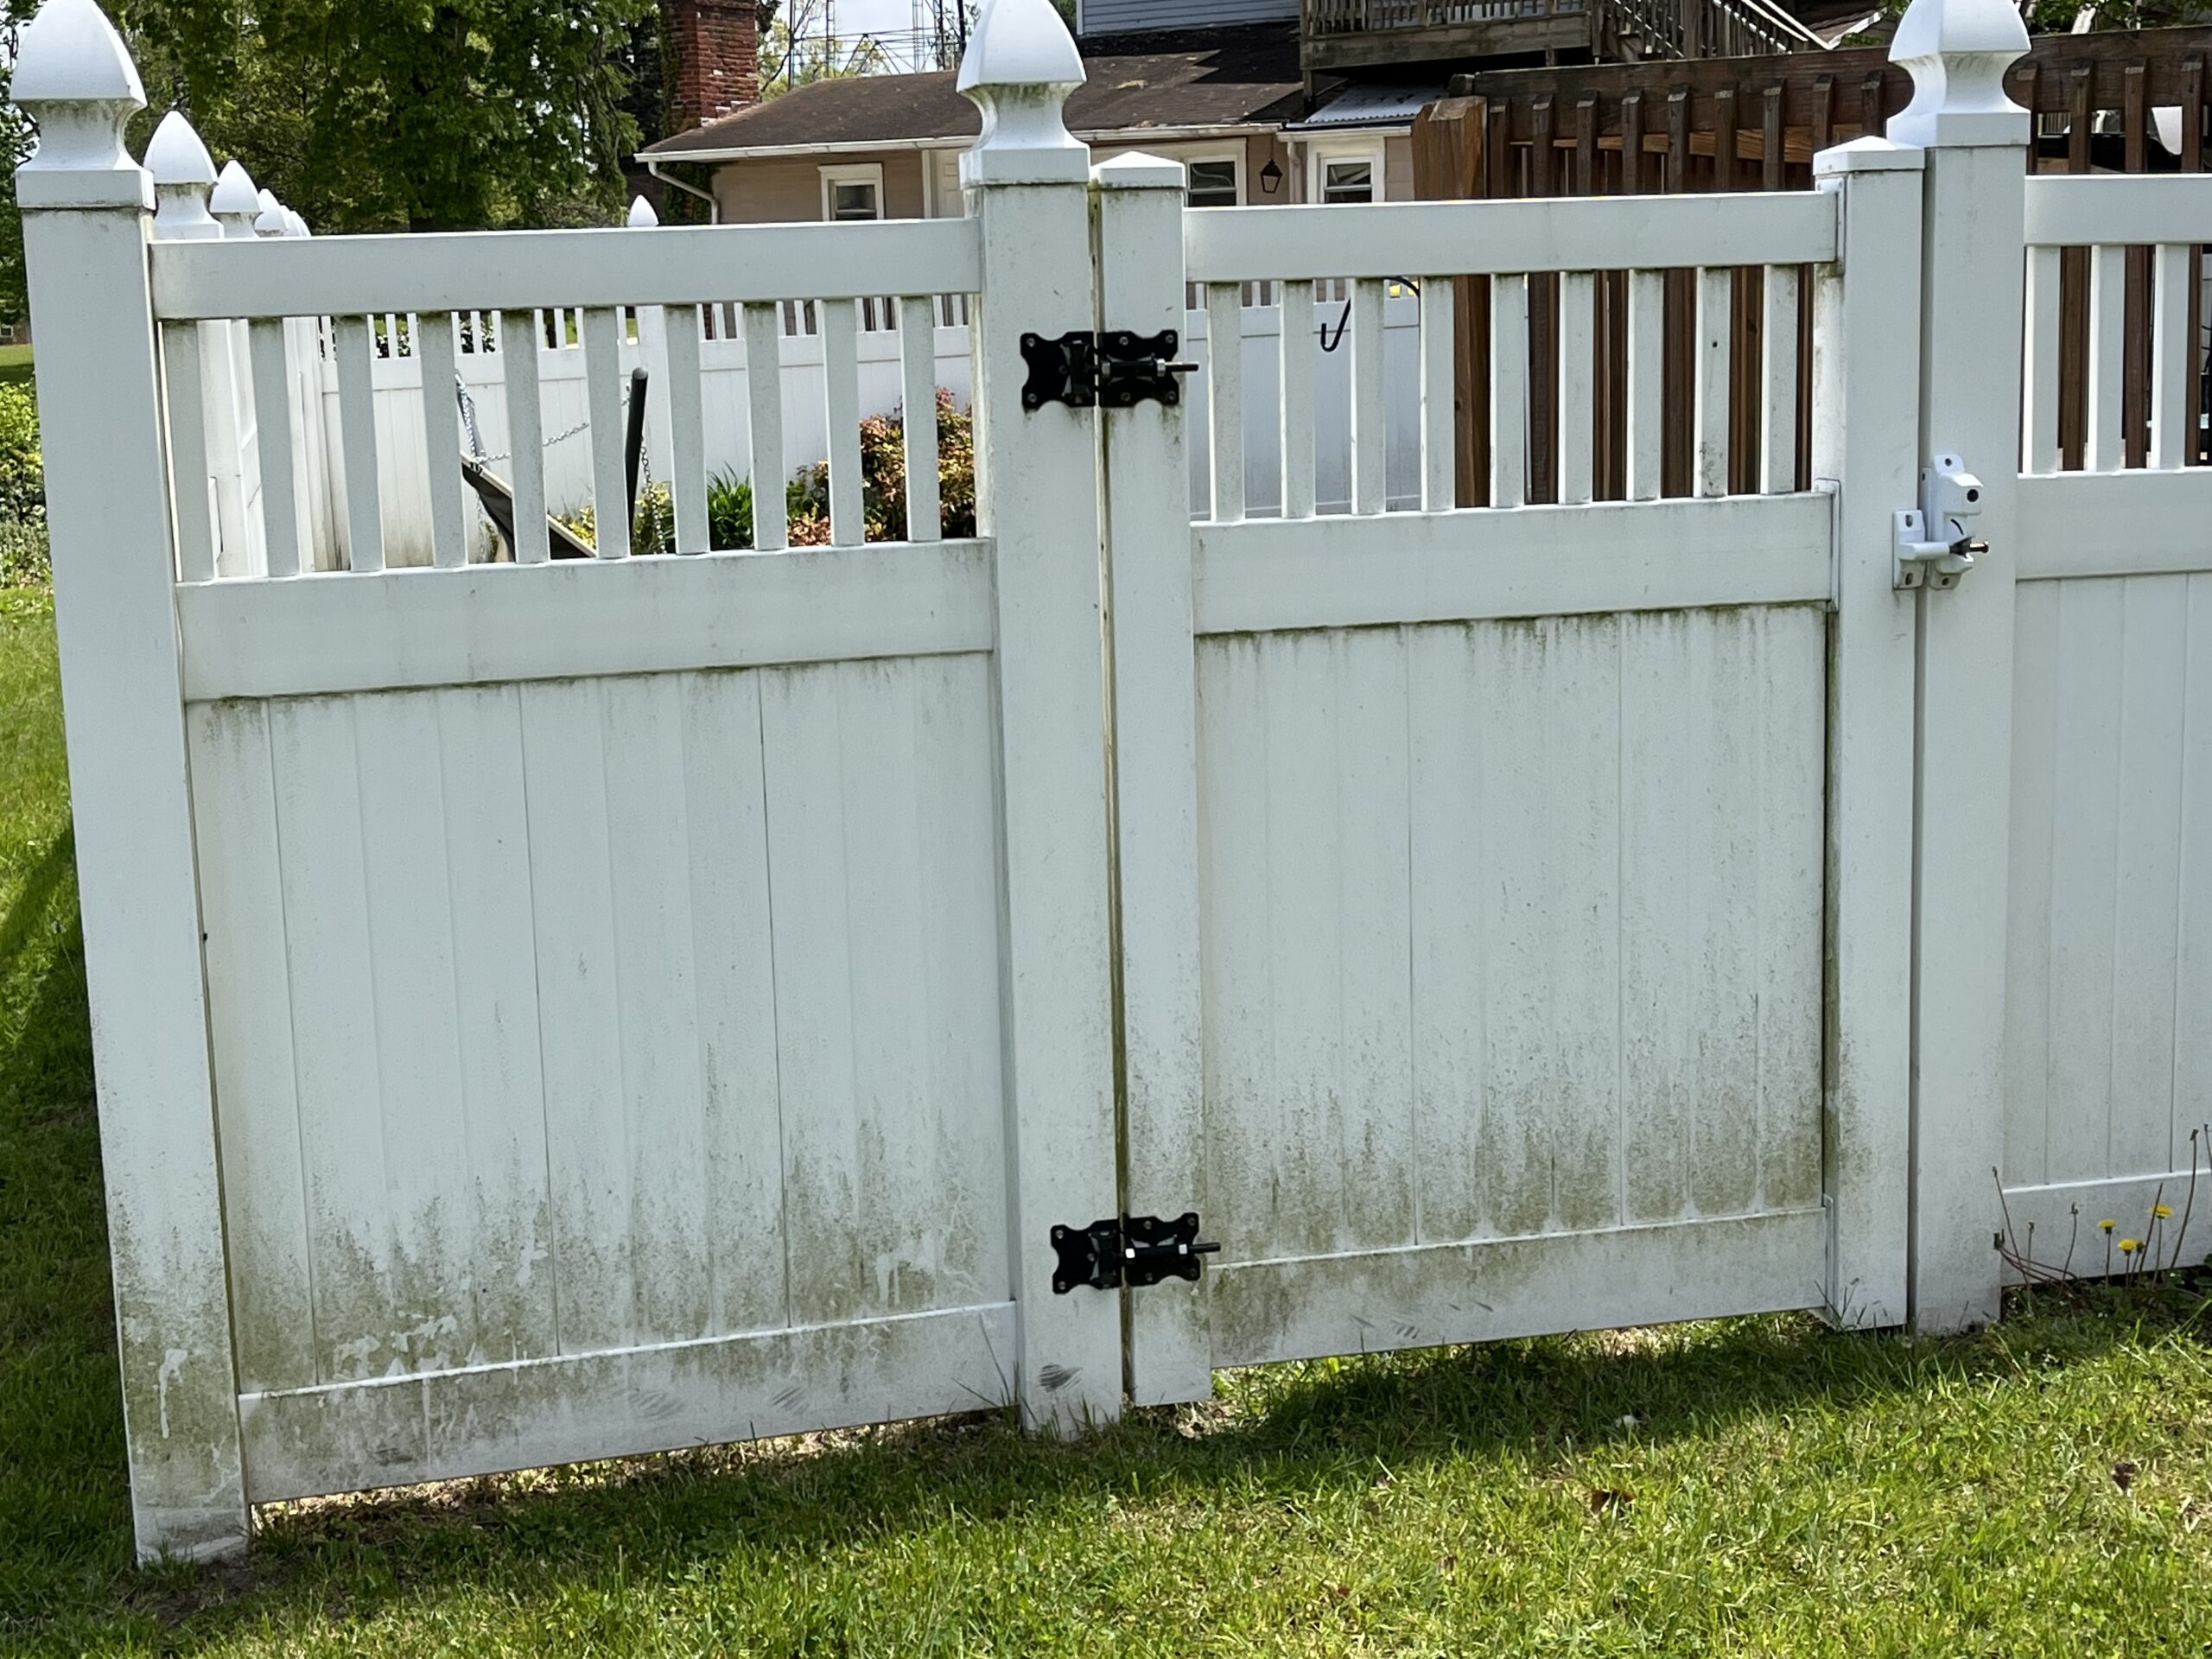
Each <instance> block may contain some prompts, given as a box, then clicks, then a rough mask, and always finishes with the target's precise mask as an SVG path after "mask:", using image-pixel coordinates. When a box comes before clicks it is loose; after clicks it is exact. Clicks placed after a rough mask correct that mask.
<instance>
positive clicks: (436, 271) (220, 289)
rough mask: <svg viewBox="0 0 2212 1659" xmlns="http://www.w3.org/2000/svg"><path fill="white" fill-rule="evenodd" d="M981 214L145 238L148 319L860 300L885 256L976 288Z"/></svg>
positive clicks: (941, 289)
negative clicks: (490, 232) (642, 232)
mask: <svg viewBox="0 0 2212 1659" xmlns="http://www.w3.org/2000/svg"><path fill="white" fill-rule="evenodd" d="M978 257H979V256H978V252H977V245H976V224H975V221H974V220H973V219H890V220H884V221H881V222H880V223H875V224H867V225H850V224H845V225H743V226H736V225H731V226H664V227H663V228H661V229H659V230H657V231H655V232H652V235H651V236H650V237H641V236H639V234H637V233H636V232H632V231H627V230H613V231H596V230H594V231H507V232H500V233H499V235H498V236H497V237H489V236H484V235H481V234H474V233H469V232H454V233H444V232H440V233H436V234H429V235H423V236H348V237H317V238H299V239H289V240H283V241H257V242H161V243H156V245H154V248H153V270H154V315H156V317H159V318H163V319H169V318H176V319H182V318H187V317H259V316H280V315H299V314H301V313H302V311H305V312H308V313H321V314H323V315H344V314H346V313H348V312H354V311H372V310H378V309H386V310H394V309H397V310H406V311H414V312H429V311H440V310H443V311H453V310H461V309H465V308H468V307H471V306H475V307H480V308H498V309H499V310H504V311H518V310H522V309H525V308H530V307H533V306H535V307H542V308H547V309H549V310H550V311H551V312H552V313H553V316H554V320H555V326H556V331H557V332H556V341H555V343H556V345H557V344H565V343H567V340H566V335H567V334H568V326H567V318H566V313H567V312H569V311H570V310H573V309H575V308H592V307H599V306H621V305H703V304H712V303H726V302H731V301H748V302H749V301H775V300H782V299H787V298H791V297H793V296H804V297H805V298H808V299H860V298H862V297H865V296H868V294H869V293H870V292H871V291H872V290H873V289H876V288H878V287H880V285H881V284H882V282H883V280H884V272H885V270H886V269H887V267H894V266H895V268H896V269H897V270H899V272H900V273H901V276H902V277H904V278H905V279H906V280H908V281H911V282H912V285H913V286H914V287H916V288H918V289H923V290H925V291H927V292H930V293H958V294H964V293H969V292H971V291H973V289H975V286H976V273H977V270H978V268H979V267H978Z"/></svg>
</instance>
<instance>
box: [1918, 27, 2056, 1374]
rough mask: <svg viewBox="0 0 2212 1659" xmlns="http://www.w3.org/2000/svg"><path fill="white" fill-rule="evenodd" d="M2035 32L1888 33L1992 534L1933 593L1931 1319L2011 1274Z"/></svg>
mask: <svg viewBox="0 0 2212 1659" xmlns="http://www.w3.org/2000/svg"><path fill="white" fill-rule="evenodd" d="M2027 50H2028V33H2027V29H2026V28H2025V26H2024V25H2023V24H2022V22H2020V16H2019V13H2018V11H2017V10H2014V8H2013V7H2012V4H2011V3H2010V0H1913V3H1912V5H1911V7H1910V9H1909V10H1907V11H1906V13H1905V15H1904V21H1903V22H1900V23H1899V24H1898V25H1897V36H1896V38H1895V39H1894V40H1893V41H1891V47H1890V56H1891V60H1893V61H1895V62H1897V63H1899V64H1902V65H1903V66H1904V68H1905V69H1906V70H1907V71H1909V72H1910V74H1911V76H1912V80H1913V93H1912V101H1911V103H1910V105H1907V106H1906V107H1905V109H1904V111H1901V112H1900V113H1898V114H1897V115H1896V116H1894V117H1892V118H1891V121H1890V136H1891V137H1892V138H1894V139H1896V140H1897V141H1898V142H1900V143H1908V144H1917V145H1919V146H1921V147H1922V148H1923V149H1925V150H1926V151H1927V157H1928V180H1927V195H1926V207H1925V210H1924V219H1923V224H1924V226H1925V234H1924V238H1923V254H1922V264H1921V347H1920V442H1921V452H1920V464H1921V467H1922V468H1923V475H1924V474H1925V472H1926V469H1927V468H1928V467H1929V466H1930V464H1931V463H1932V462H1933V461H1934V460H1935V458H1936V456H1938V455H1942V454H1955V455H1957V456H1960V457H1961V459H1962V460H1963V461H1964V463H1965V467H1966V470H1967V471H1968V472H1970V473H1972V474H1974V475H1975V477H1976V478H1977V479H1979V480H1980V486H1981V498H1982V499H1981V501H1980V508H1981V512H1980V517H1979V518H1976V519H1974V520H1973V521H1972V530H1973V531H1974V535H1975V536H1976V537H1978V538H1979V539H1981V540H1984V541H1986V542H1987V543H1988V544H1989V549H1988V551H1987V552H1986V553H1980V554H1978V555H1977V556H1976V560H1975V563H1974V568H1973V569H1971V570H1969V571H1968V572H1967V574H1966V575H1965V576H1964V578H1963V579H1962V580H1961V582H1960V584H1959V585H1958V586H1957V587H1956V588H1951V589H1949V590H1948V591H1942V592H1936V591H1930V590H1929V589H1928V588H1923V589H1922V590H1921V591H1920V596H1919V607H1920V681H1919V703H1918V709H1917V715H1918V718H1917V722H1916V772H1917V795H1918V806H1919V823H1918V825H1917V833H1916V839H1915V853H1914V857H1915V867H1916V868H1915V880H1914V894H1915V910H1916V915H1915V918H1914V926H1915V936H1914V950H1915V956H1914V963H1915V967H1914V974H1913V1027H1914V1029H1913V1041H1914V1060H1915V1064H1914V1072H1915V1082H1914V1091H1913V1137H1912V1232H1911V1244H1910V1251H1911V1269H1910V1272H1911V1307H1912V1320H1913V1324H1914V1325H1915V1326H1916V1328H1918V1329H1920V1330H1923V1331H1950V1330H1957V1329H1960V1328H1961V1327H1965V1326H1968V1325H1979V1324H1981V1323H1982V1322H1984V1321H1986V1320H1988V1319H1993V1318H1995V1317H1996V1315H1997V1313H1998V1309H1999V1292H2000V1290H2001V1285H2000V1283H1999V1262H1998V1257H1997V1254H1996V1252H1995V1251H1994V1250H1993V1249H1992V1248H1991V1245H1990V1240H1991V1237H1992V1236H1993V1234H1994V1233H1995V1231H1996V1230H1997V1217H1998V1205H1997V1195H1996V1192H1995V1191H1994V1190H1993V1189H1994V1180H1995V1178H1994V1176H1993V1173H1992V1172H1993V1168H1994V1166H1996V1165H1997V1163H1998V1162H1999V1158H2000V1156H2001V1154H2002V1151H2003V1141H2004V1124H2005V1109H2004V1095H2003V1087H2004V1042H2005V898H2006V881H2007V868H2006V867H2007V862H2008V859H2007V851H2008V849H2007V845H2006V842H2007V836H2008V832H2009V817H2010V810H2011V803H2012V631H2013V617H2012V585H2013V570H2014V565H2015V559H2016V553H2017V540H2016V537H2015V536H2014V533H2013V527H2014V512H2015V505H2014V503H2015V499H2016V494H2017V480H2018V475H2019V470H2020V469H2019V454H2020V338H2021V323H2022V304H2023V287H2024V279H2023V274H2022V264H2023V254H2022V249H2023V246H2024V213H2025V207H2026V200H2027V194H2026V174H2027V157H2026V153H2025V151H2026V145H2027V143H2028V114H2027V111H2025V110H2023V109H2022V108H2020V107H2019V105H2017V104H2014V103H2013V102H2012V100H2011V99H2008V98H2007V97H2006V96H2005V87H2004V79H2005V67H2006V66H2007V65H2009V64H2011V63H2012V61H2013V60H2015V59H2016V58H2018V57H2021V56H2023V55H2024V54H2025V53H2026V52H2027ZM1923 493H1925V491H1924V488H1923ZM1898 505H1901V506H1903V505H1913V504H1911V503H1904V502H1900V503H1899V504H1898ZM1921 505H1928V504H1927V503H1925V502H1923V503H1922V504H1921Z"/></svg>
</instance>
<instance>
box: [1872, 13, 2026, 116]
mask: <svg viewBox="0 0 2212 1659" xmlns="http://www.w3.org/2000/svg"><path fill="white" fill-rule="evenodd" d="M2027 51H2028V28H2027V25H2026V24H2025V23H2024V22H2021V21H2020V14H2019V12H2018V10H2016V9H2015V7H2014V6H2013V5H2012V0H1912V3H1911V5H1910V6H1908V7H1907V8H1906V9H1905V14H1904V18H1903V19H1902V20H1901V21H1900V22H1898V24H1897V35H1896V36H1895V37H1894V38H1893V39H1892V40H1891V41H1890V61H1891V62H1892V63H1894V64H1897V65H1898V66H1899V67H1902V68H1904V70H1905V71H1906V73H1909V74H1910V75H1911V77H1912V102H1911V103H1910V104H1908V105H1905V107H1904V109H1902V110H1900V111H1898V112H1897V114H1895V115H1893V116H1891V118H1890V124H1889V133H1890V137H1891V138H1893V139H1895V140H1896V141H1897V143H1904V144H1919V145H1922V146H1923V147H1925V146H1930V145H1938V144H2024V143H2027V141H2028V112H2027V111H2025V110H2024V109H2022V108H2021V107H2020V106H2019V105H2018V104H2015V103H2014V102H2013V101H2012V99H2010V98H2008V97H2006V96H2005V70H2006V69H2007V68H2009V67H2011V66H2012V63H2013V62H2014V60H2017V59H2019V58H2022V57H2024V56H2026V55H2027Z"/></svg>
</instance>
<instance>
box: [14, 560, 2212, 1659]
mask: <svg viewBox="0 0 2212 1659" xmlns="http://www.w3.org/2000/svg"><path fill="white" fill-rule="evenodd" d="M0 715H4V717H0V976H4V977H5V995H4V999H0V1650H5V1651H8V1652H10V1653H15V1652H26V1653H39V1654H54V1655H62V1654H78V1653H124V1652H149V1651H156V1650H159V1651H163V1652H180V1653H193V1654H201V1653H212V1654H238V1655H277V1654H302V1653H340V1652H344V1653H367V1654H392V1655H409V1656H413V1655H419V1654H426V1653H442V1652H466V1653H472V1654H474V1653H484V1654H514V1655H522V1654H548V1653H553V1654H567V1653H571V1652H583V1651H593V1652H607V1653H614V1654H699V1653H722V1652H731V1653H758V1654H772V1655H784V1654H802V1653H804V1654H825V1655H827V1654H836V1655H887V1656H906V1655H928V1654H967V1653H994V1654H1007V1655H1031V1654H1070V1655H1083V1656H1085V1659H1093V1656H1103V1655H1116V1656H1119V1655H1157V1656H1188V1655H1247V1654H1249V1655H1262V1654H1268V1655H1272V1654H1296V1655H1322V1654H1354V1653H1357V1654H1381V1653H1391V1654H1397V1653H1403V1654H1424V1655H1433V1654H1450V1655H1455V1656H1456V1655H1460V1654H1481V1655H1484V1656H1488V1655H1507V1654H1530V1655H1543V1656H1547V1659H1550V1656H1565V1655H1582V1654H1631V1653H1635V1654H1663V1655H1675V1654H1695V1653H1734V1654H1744V1655H1796V1654H1823V1655H1830V1654H1832V1655H1848V1656H1851V1659H1865V1656H1872V1655H1886V1654H1915V1655H1952V1654H1972V1655H1977V1656H1979V1655H1985V1654H2004V1655H2016V1654H2017V1655H2044V1654H2053V1653H2064V1654H2103V1653H2116V1652H2126V1651H2133V1652H2139V1653H2177V1652H2182V1651H2201V1650H2203V1649H2205V1647H2206V1646H2207V1645H2208V1643H2212V1592H2208V1590H2207V1585H2208V1581H2212V1580H2209V1579H2208V1575H2209V1574H2212V1527H2207V1526H2205V1525H2203V1524H2202V1523H2203V1522H2205V1521H2206V1519H2207V1518H2208V1517H2212V1364H2208V1353H2207V1349H2206V1346H2205V1344H2204V1339H2203V1325H2202V1314H2203V1312H2204V1304H2203V1300H2202V1296H2201V1295H2198V1294H2193V1293H2189V1292H2185V1291H2183V1290H2180V1289H2178V1288H2175V1287H2158V1286H2150V1287H2139V1288H2138V1289H2137V1290H2135V1291H2134V1292H2133V1293H2129V1294H2119V1293H2115V1292H2111V1291H2104V1290H2097V1291H2084V1292H2082V1293H2079V1294H2078V1295H2076V1296H2075V1297H2073V1298H2071V1299H2069V1300H2065V1301H2063V1302H2061V1301H2056V1300H2050V1299H2046V1300H2044V1302H2043V1303H2042V1304H2041V1305H2040V1306H2030V1307H2024V1308H2023V1309H2022V1310H2021V1315H2020V1317H2018V1318H2017V1319H2014V1320H2012V1322H2010V1323H2008V1324H2007V1325H2005V1326H2003V1327H2002V1328H2001V1329H1999V1330H1998V1331H1996V1332H1992V1333H1989V1334H1987V1335H1986V1336H1983V1337H1981V1338H1974V1339H1972V1340H1962V1341H1958V1342H1952V1343H1941V1344H1938V1343H1914V1342H1911V1341H1908V1340H1906V1339H1904V1338H1901V1337H1897V1336H1884V1337H1871V1338H1869V1337H1842V1336H1837V1335H1834V1334H1832V1333H1830V1332H1826V1331H1824V1330H1822V1329H1821V1327H1820V1326H1819V1325H1817V1324H1816V1323H1815V1321H1813V1320H1811V1319H1744V1320H1734V1321H1728V1322H1724V1323H1719V1324H1714V1325H1697V1326H1688V1327H1681V1328H1677V1329H1672V1330H1664V1331H1651V1332H1637V1333H1636V1334H1634V1335H1633V1336H1632V1337H1622V1336H1592V1337H1586V1338H1560V1339H1555V1340H1547V1341H1541V1342H1529V1343H1512V1344H1498V1345H1496V1346H1492V1347H1488V1348H1481V1349H1456V1350H1449V1351H1433V1352H1428V1353H1421V1354H1414V1355H1408V1356H1401V1357H1369V1358H1362V1359H1346V1360H1329V1361H1321V1362H1317V1363H1311V1364H1305V1365H1288V1366H1277V1367H1272V1368H1268V1369H1266V1370H1259V1371H1253V1372H1247V1373H1243V1374H1239V1375H1236V1376H1230V1377H1228V1378H1226V1379H1224V1381H1223V1383H1222V1384H1221V1385H1220V1388H1219V1390H1218V1394H1217V1398H1216V1399H1215V1400H1213V1401H1211V1402H1208V1403H1207V1404H1205V1405H1204V1406H1201V1407H1195V1408H1182V1409H1179V1410H1175V1411H1160V1412H1147V1413H1141V1414H1136V1415H1135V1417H1133V1418H1132V1419H1131V1421H1128V1422H1126V1423H1123V1424H1122V1425H1120V1426H1119V1427H1116V1428H1114V1429H1112V1430H1110V1431H1109V1432H1107V1433H1103V1434H1100V1435H1098V1436H1096V1437H1095V1438H1093V1439H1092V1440H1089V1441H1086V1442H1084V1443H1083V1444H1080V1445H1077V1446H1063V1445H1058V1444H1053V1443H1046V1442H1040V1441H1036V1440H1027V1439H1024V1438H1023V1437H1022V1436H1020V1434H1019V1433H1016V1432H1015V1431H1014V1429H1013V1428H1012V1427H1011V1426H1010V1425H1009V1424H1007V1422H1006V1421H1005V1420H1004V1419H1003V1418H1002V1417H996V1416H992V1417H982V1418H976V1419H969V1420H963V1421H957V1422H947V1423H938V1424H930V1425H923V1426H918V1427H906V1428H893V1429H885V1430H879V1431H868V1432H857V1433H840V1434H834V1435H822V1436H814V1437H810V1438H808V1439H805V1440H798V1441H791V1442H784V1443H780V1444H779V1445H776V1446H769V1447H765V1448H762V1447H753V1448H730V1449H723V1450H714V1451H701V1452H694V1453H689V1454H683V1455H679V1456H677V1457H672V1458H667V1459H642V1460H638V1461H634V1462H628V1463H621V1464H604V1465H587V1466H582V1467H578V1468H573V1469H566V1470H555V1471H539V1472H537V1473H532V1474H526V1475H520V1476H515V1477H511V1478H504V1479H498V1480H485V1481H474V1482H461V1483H452V1484H447V1485H444V1486H441V1487H436V1488H429V1489H423V1490H419V1491H411V1492H403V1493H395V1494H387V1495H381V1496H370V1497H355V1498H344V1499H334V1500H328V1501H324V1502H321V1503H302V1504H294V1505H289V1506H285V1507H283V1508H282V1509H280V1510H274V1511H271V1512H269V1513H267V1514H264V1516H262V1517H261V1527H260V1534H259V1537H258V1539H257V1548H256V1552H255V1555H254V1559H253V1560H252V1561H251V1564H250V1565H248V1566H245V1567H238V1568H226V1569H221V1570H217V1571H214V1572H208V1573H194V1572H190V1571H188V1570H184V1569H166V1570H162V1571H159V1572H155V1573H147V1574H143V1575H142V1574H137V1573H132V1572H131V1571H130V1568H129V1564H128V1562H129V1527H128V1506H127V1503H126V1501H125V1496H124V1484H123V1478H122V1446H121V1434H120V1421H119V1408H118V1403H117V1390H116V1386H115V1378H114V1349H113V1341H114V1338H113V1332H112V1329H111V1324H110V1319H111V1315H110V1311H109V1307H108V1300H107V1282H106V1267H105V1256H104V1255H103V1249H104V1247H103V1243H102V1236H101V1211H100V1199H99V1174H98V1160H99V1148H98V1143H97V1138H96V1135H95V1132H94V1121H93V1114H92V1103H91V1092H92V1091H91V1063H90V1058H89V1047H88V1039H87V1036H86V1014H85V1004H84V989H83V969H82V962H81V954H80V949H79V943H78V936H77V927H76V908H75V887H74V883H73V874H72V871H71V867H70V861H69V840H68V834H67V794H66V787H65V781H64V768H63V759H62V753H61V744H60V714H59V703H58V697H57V695H56V692H55V688H54V662H53V647H52V631H51V620H50V617H49V615H48V611H47V609H46V607H45V604H44V601H43V600H42V599H41V597H40V596H38V595H35V594H0Z"/></svg>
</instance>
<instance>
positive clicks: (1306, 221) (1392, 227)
mask: <svg viewBox="0 0 2212 1659" xmlns="http://www.w3.org/2000/svg"><path fill="white" fill-rule="evenodd" d="M1835 214H1836V207H1835V202H1834V199H1833V198H1832V197H1830V196H1827V195H1824V194H1797V193H1782V192H1777V193H1774V194H1756V195H1752V194H1730V195H1705V196H1602V197H1600V196H1590V197H1569V198H1547V199H1544V200H1529V201H1409V202H1382V203H1369V204H1363V205H1360V206H1356V207H1301V208H1300V209H1299V211H1298V212H1297V213H1295V214H1294V215H1288V216H1286V214H1285V213H1284V211H1283V210H1282V209H1280V208H1274V207H1215V208H1209V209H1207V210H1206V211H1205V212H1204V213H1192V214H1191V215H1190V216H1189V217H1188V218H1187V219H1185V221H1184V230H1183V257H1184V262H1185V266H1186V268H1187V270H1188V271H1189V274H1190V277H1191V278H1192V280H1193V281H1196V282H1205V283H1248V282H1268V281H1275V280H1281V279H1292V280H1298V281H1313V280H1316V279H1324V278H1328V277H1377V278H1387V277H1396V276H1401V275H1411V274H1413V273H1414V272H1417V271H1431V272H1436V273H1440V274H1444V275H1449V276H1478V275H1482V274H1484V273H1491V274H1497V275H1510V274H1512V273H1514V272H1516V271H1519V272H1526V271H1532V270H1619V269H1622V268H1624V267H1626V266H1630V265H1638V264H1641V265H1647V266H1650V267H1652V268H1655V269H1664V268H1667V267H1670V266H1681V265H1721V266H1727V265H1798V264H1823V263H1825V262H1827V261H1828V260H1830V259H1833V258H1834V257H1835V254H1836V228H1835Z"/></svg>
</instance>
